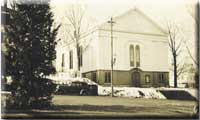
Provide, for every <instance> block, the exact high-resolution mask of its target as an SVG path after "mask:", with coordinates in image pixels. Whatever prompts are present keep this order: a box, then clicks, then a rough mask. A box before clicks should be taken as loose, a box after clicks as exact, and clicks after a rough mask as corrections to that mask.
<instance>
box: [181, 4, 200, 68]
mask: <svg viewBox="0 0 200 120" xmlns="http://www.w3.org/2000/svg"><path fill="white" fill-rule="evenodd" d="M186 9H187V11H188V13H189V15H190V16H191V17H192V18H193V20H194V22H195V27H196V28H195V29H196V43H197V44H198V45H199V40H198V38H199V22H198V19H199V13H198V11H199V3H196V4H194V5H188V6H186ZM184 43H185V46H186V50H187V52H188V54H189V56H190V58H191V59H192V61H193V62H194V64H195V65H196V67H197V69H198V66H199V62H198V60H199V47H198V46H197V49H196V50H197V54H196V59H195V57H194V56H193V55H192V53H191V50H190V49H189V47H188V45H187V44H186V42H184Z"/></svg>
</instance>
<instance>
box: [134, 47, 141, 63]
mask: <svg viewBox="0 0 200 120" xmlns="http://www.w3.org/2000/svg"><path fill="white" fill-rule="evenodd" d="M135 57H136V67H139V66H140V46H139V45H136V47H135Z"/></svg>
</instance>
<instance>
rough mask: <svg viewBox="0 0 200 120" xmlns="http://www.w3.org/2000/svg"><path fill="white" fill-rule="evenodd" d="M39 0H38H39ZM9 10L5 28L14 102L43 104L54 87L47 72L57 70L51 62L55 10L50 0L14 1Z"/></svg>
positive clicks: (48, 98) (56, 29)
mask: <svg viewBox="0 0 200 120" xmlns="http://www.w3.org/2000/svg"><path fill="white" fill-rule="evenodd" d="M37 2H38V1H37ZM11 7H12V8H11V10H9V15H10V19H9V23H8V25H7V27H6V28H5V31H6V36H7V39H6V40H5V46H6V52H5V60H6V62H5V63H6V68H5V70H6V73H7V75H10V76H11V77H12V80H13V81H12V95H13V97H14V105H15V106H18V107H20V108H24V107H29V106H35V107H36V105H33V104H35V103H38V104H37V105H41V104H42V103H44V101H41V99H40V98H41V97H45V96H48V97H47V99H46V101H49V100H50V99H51V98H52V97H51V93H52V92H53V89H50V88H51V87H50V86H49V85H51V84H52V83H51V82H49V81H48V80H47V79H44V77H45V76H47V75H49V74H52V73H55V68H54V66H53V64H52V62H53V60H54V59H55V58H56V51H55V45H56V34H57V31H58V29H59V26H57V27H53V22H54V20H53V14H52V12H51V11H50V6H49V4H48V3H46V4H44V3H34V4H27V3H25V4H23V3H14V4H12V6H11Z"/></svg>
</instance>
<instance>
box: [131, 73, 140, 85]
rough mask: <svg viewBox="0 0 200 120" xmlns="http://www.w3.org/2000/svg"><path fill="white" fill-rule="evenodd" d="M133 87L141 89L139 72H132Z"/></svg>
mask: <svg viewBox="0 0 200 120" xmlns="http://www.w3.org/2000/svg"><path fill="white" fill-rule="evenodd" d="M131 76H132V86H133V87H140V73H139V72H132V75H131Z"/></svg>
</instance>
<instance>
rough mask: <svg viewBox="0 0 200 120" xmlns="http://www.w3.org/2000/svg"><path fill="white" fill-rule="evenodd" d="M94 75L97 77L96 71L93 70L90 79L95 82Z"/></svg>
mask: <svg viewBox="0 0 200 120" xmlns="http://www.w3.org/2000/svg"><path fill="white" fill-rule="evenodd" d="M96 77H97V76H96V72H93V73H92V81H94V82H96V81H97V79H96Z"/></svg>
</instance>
